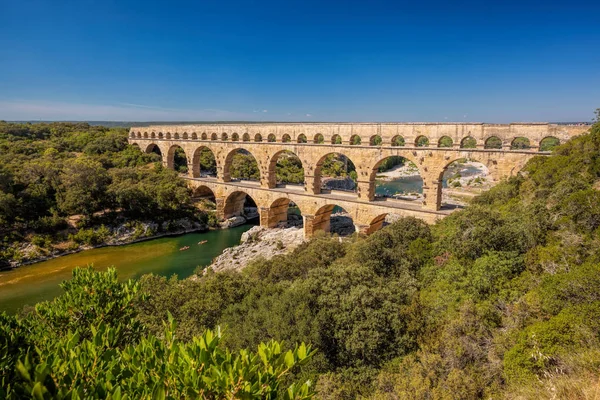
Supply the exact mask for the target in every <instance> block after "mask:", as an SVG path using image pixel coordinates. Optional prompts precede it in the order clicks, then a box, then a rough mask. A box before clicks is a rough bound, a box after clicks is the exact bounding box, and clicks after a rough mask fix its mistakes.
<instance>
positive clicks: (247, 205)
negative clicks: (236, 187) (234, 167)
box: [223, 191, 260, 220]
mask: <svg viewBox="0 0 600 400" xmlns="http://www.w3.org/2000/svg"><path fill="white" fill-rule="evenodd" d="M259 213H260V211H259V209H258V207H257V206H256V202H255V201H254V199H253V198H252V197H251V196H250V195H249V194H247V193H246V192H243V191H235V192H233V193H231V194H229V196H227V197H226V198H225V202H224V204H223V217H224V218H225V219H229V218H232V217H244V218H245V219H246V220H253V219H256V218H258V217H259V216H260V214H259Z"/></svg>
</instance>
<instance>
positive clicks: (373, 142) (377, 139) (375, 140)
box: [369, 135, 383, 146]
mask: <svg viewBox="0 0 600 400" xmlns="http://www.w3.org/2000/svg"><path fill="white" fill-rule="evenodd" d="M382 143H383V139H381V136H379V135H373V136H371V138H370V139H369V146H381V144H382Z"/></svg>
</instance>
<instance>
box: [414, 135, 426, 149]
mask: <svg viewBox="0 0 600 400" xmlns="http://www.w3.org/2000/svg"><path fill="white" fill-rule="evenodd" d="M428 146H429V138H428V137H427V136H424V135H419V136H417V137H416V139H415V147H428Z"/></svg>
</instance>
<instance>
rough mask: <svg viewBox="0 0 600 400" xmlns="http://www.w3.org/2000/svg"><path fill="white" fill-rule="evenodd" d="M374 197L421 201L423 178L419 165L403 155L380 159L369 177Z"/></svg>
mask: <svg viewBox="0 0 600 400" xmlns="http://www.w3.org/2000/svg"><path fill="white" fill-rule="evenodd" d="M369 179H370V182H373V183H374V184H373V190H374V193H373V195H374V197H375V198H377V199H379V200H388V199H389V200H401V201H421V200H422V199H423V178H421V174H420V171H419V168H418V167H417V165H416V164H415V163H414V162H412V161H411V160H409V159H407V158H405V157H402V156H390V157H386V158H383V159H381V160H379V161H378V162H377V163H376V164H375V165H374V167H373V170H372V171H371V176H370V177H369Z"/></svg>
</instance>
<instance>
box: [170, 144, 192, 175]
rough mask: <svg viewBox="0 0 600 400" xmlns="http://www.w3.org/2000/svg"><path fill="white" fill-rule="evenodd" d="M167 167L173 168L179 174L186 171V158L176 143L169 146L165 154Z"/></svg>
mask: <svg viewBox="0 0 600 400" xmlns="http://www.w3.org/2000/svg"><path fill="white" fill-rule="evenodd" d="M167 168H170V169H172V170H175V171H176V172H179V173H180V174H185V173H187V172H188V160H187V156H186V154H185V151H184V150H183V149H182V148H181V147H180V146H178V145H173V146H171V148H169V153H168V155H167Z"/></svg>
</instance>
